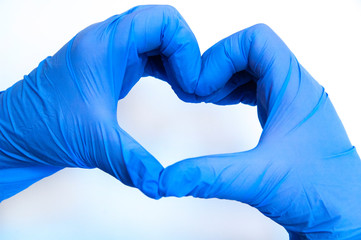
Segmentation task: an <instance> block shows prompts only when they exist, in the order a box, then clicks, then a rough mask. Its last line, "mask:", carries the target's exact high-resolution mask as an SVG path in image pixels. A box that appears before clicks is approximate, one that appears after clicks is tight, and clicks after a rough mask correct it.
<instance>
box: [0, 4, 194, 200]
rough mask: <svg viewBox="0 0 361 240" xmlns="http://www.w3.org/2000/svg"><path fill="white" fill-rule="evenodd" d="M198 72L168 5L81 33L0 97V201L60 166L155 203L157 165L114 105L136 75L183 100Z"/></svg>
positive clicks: (189, 38) (190, 42) (182, 25)
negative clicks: (105, 177) (89, 172)
mask: <svg viewBox="0 0 361 240" xmlns="http://www.w3.org/2000/svg"><path fill="white" fill-rule="evenodd" d="M200 69H201V56H200V52H199V47H198V44H197V42H196V39H195V37H194V35H193V33H192V32H191V30H190V29H189V27H188V25H187V24H186V22H185V21H184V19H183V18H182V17H181V15H180V14H179V13H178V12H177V11H176V10H175V9H174V8H172V7H170V6H139V7H135V8H133V9H131V10H129V11H127V12H125V13H123V14H121V15H116V16H113V17H111V18H109V19H107V20H105V21H104V22H100V23H97V24H94V25H91V26H89V27H88V28H86V29H84V30H83V31H81V32H80V33H78V34H77V35H76V36H75V37H74V38H73V39H72V40H71V41H69V42H68V43H67V44H66V45H65V46H64V47H63V48H62V49H60V50H59V52H57V53H56V54H55V55H54V56H53V57H48V58H47V59H45V60H44V61H42V62H41V63H40V64H39V66H38V67H37V68H36V69H34V70H33V71H32V72H31V73H30V74H29V75H28V76H25V77H24V79H23V80H21V81H19V82H17V83H16V84H15V85H13V86H12V87H10V88H9V89H7V90H6V91H5V92H2V93H0V106H1V107H0V201H2V200H3V199H6V198H8V197H10V196H12V195H14V194H16V193H17V192H19V191H21V190H23V189H24V188H26V187H28V186H29V185H31V184H32V183H34V182H36V181H38V180H40V179H41V178H43V177H46V176H49V175H51V174H53V173H54V172H56V171H58V170H60V169H62V168H63V167H81V168H95V167H97V168H100V169H102V170H103V171H105V172H107V173H109V174H111V175H113V176H114V177H116V178H117V179H119V180H120V181H121V182H123V183H124V184H126V185H129V186H132V187H137V188H139V189H140V190H141V191H142V192H144V193H145V194H146V195H148V196H149V197H152V198H159V194H158V179H159V175H160V173H161V171H162V170H163V167H162V166H161V164H160V163H159V162H158V161H157V160H156V159H155V158H154V157H153V156H152V155H151V154H149V153H148V152H147V151H146V150H145V149H144V148H143V147H141V146H140V145H139V144H138V143H137V142H136V141H135V140H134V139H132V138H131V137H130V136H129V135H128V134H127V133H126V132H124V131H123V130H122V129H121V128H120V127H119V126H118V123H117V114H116V112H117V102H118V100H119V99H122V98H124V97H125V96H126V95H127V93H128V92H129V91H130V89H131V88H132V87H133V86H134V84H135V83H136V82H137V81H138V80H139V79H140V78H141V77H143V76H155V77H157V78H160V79H162V80H164V81H167V82H168V83H170V84H171V85H172V87H173V89H174V90H175V91H176V92H177V93H178V94H180V95H182V94H183V95H184V96H183V95H182V98H183V99H187V96H188V97H189V99H188V101H192V99H191V98H192V97H194V94H193V93H194V90H195V87H196V84H197V81H198V76H199V73H200ZM154 94H156V93H154Z"/></svg>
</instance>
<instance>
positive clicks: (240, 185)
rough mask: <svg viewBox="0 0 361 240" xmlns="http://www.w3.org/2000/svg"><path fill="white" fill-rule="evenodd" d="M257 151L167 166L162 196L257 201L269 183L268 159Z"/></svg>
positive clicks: (162, 183)
mask: <svg viewBox="0 0 361 240" xmlns="http://www.w3.org/2000/svg"><path fill="white" fill-rule="evenodd" d="M257 152H258V151H256V150H251V151H248V152H242V153H233V154H221V155H212V156H206V157H198V158H193V159H187V160H183V161H180V162H178V163H175V164H174V165H171V166H169V167H167V168H165V169H164V171H163V173H162V175H161V178H160V187H159V189H160V193H161V195H162V196H176V197H182V196H194V197H199V198H220V199H229V200H237V201H241V202H244V203H248V204H251V205H252V204H254V203H255V201H256V200H257V198H258V197H259V196H258V195H259V193H260V189H261V187H262V186H263V185H264V184H266V183H265V181H266V179H265V172H266V171H267V168H266V167H265V165H266V164H265V161H263V158H262V155H260V154H257Z"/></svg>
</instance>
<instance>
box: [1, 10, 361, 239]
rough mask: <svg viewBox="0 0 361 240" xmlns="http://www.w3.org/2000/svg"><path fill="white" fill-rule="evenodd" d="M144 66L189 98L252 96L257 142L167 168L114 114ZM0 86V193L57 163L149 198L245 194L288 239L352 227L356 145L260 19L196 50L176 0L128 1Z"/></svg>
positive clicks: (355, 221)
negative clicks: (166, 0) (162, 2)
mask: <svg viewBox="0 0 361 240" xmlns="http://www.w3.org/2000/svg"><path fill="white" fill-rule="evenodd" d="M144 76H154V77H156V78H159V79H162V80H164V81H166V82H168V83H169V84H170V85H171V86H172V88H173V90H174V91H175V93H176V94H177V96H178V97H179V98H180V99H182V100H183V101H186V102H195V103H196V102H210V103H215V104H221V105H227V104H237V103H240V102H242V103H245V104H249V105H257V110H258V117H259V120H260V123H261V125H262V127H263V132H262V136H261V138H260V141H259V144H258V145H257V147H256V148H254V149H252V150H250V151H247V152H240V153H233V154H222V155H214V156H207V157H200V158H194V159H187V160H184V161H181V162H179V163H176V164H174V165H172V166H169V167H167V168H166V169H164V168H163V167H162V166H161V164H160V163H159V162H158V161H157V160H156V159H155V158H154V157H153V156H152V155H151V154H149V153H148V152H147V151H146V150H145V149H144V148H143V147H142V146H140V145H139V144H138V143H137V142H136V141H135V140H134V139H133V138H131V137H130V136H129V135H128V134H127V133H126V132H124V131H123V130H122V129H121V128H120V127H119V125H118V123H117V116H116V109H117V103H118V100H120V99H122V98H124V97H125V96H126V95H127V94H128V92H129V91H130V90H131V88H132V87H133V86H134V85H135V84H136V82H137V81H138V80H139V79H140V78H141V77H144ZM0 96H1V98H0V103H1V106H3V107H2V108H0V120H1V121H0V130H1V134H0V143H1V145H0V146H1V148H0V150H1V151H0V157H1V159H2V162H1V168H0V169H3V170H2V173H3V176H6V177H7V178H8V179H11V180H9V182H11V181H13V182H15V184H13V189H15V190H11V191H7V192H6V191H3V192H4V193H3V194H2V198H1V199H4V198H6V197H9V196H11V195H13V194H14V193H16V192H18V191H20V190H21V189H24V188H25V187H27V186H28V185H30V184H31V183H33V182H35V181H37V180H39V179H41V178H43V177H45V176H48V175H50V174H52V173H54V172H56V171H58V170H60V169H62V168H63V167H82V168H94V167H97V168H100V169H102V170H103V171H105V172H107V173H109V174H111V175H113V176H114V177H116V178H117V179H119V180H120V181H122V182H123V183H124V184H126V185H129V186H133V187H137V188H139V189H140V190H141V191H142V192H143V193H145V194H146V195H148V196H149V197H152V198H160V197H162V196H178V197H181V196H190V195H191V196H195V197H201V198H222V199H231V200H237V201H240V202H244V203H247V204H250V205H252V206H254V207H256V208H258V209H259V210H260V211H261V212H262V213H263V214H265V215H266V216H268V217H270V218H272V219H273V220H275V221H276V222H278V223H279V224H281V225H283V226H284V227H285V228H286V229H287V231H289V233H290V235H291V237H293V238H294V239H309V238H316V237H317V238H320V236H321V238H331V237H334V236H337V237H338V238H339V239H341V238H347V237H354V236H358V235H360V234H361V228H360V222H361V211H359V212H358V213H356V214H355V211H354V209H355V208H357V206H358V205H359V204H358V198H357V197H356V196H361V195H360V193H361V174H360V173H361V165H360V161H359V157H358V155H357V153H356V150H355V148H354V147H353V146H352V145H351V143H350V141H349V140H348V137H347V134H346V132H345V130H344V128H343V126H342V123H341V121H340V120H339V118H338V116H337V113H336V112H335V110H334V108H333V106H332V104H331V102H330V100H329V98H328V96H327V94H326V93H325V91H324V89H323V87H321V86H320V85H319V84H318V83H317V82H316V81H315V80H314V79H313V78H312V77H311V76H310V75H309V74H308V73H307V71H306V70H305V69H304V68H303V67H302V66H301V65H300V64H299V63H298V61H297V59H296V58H295V56H294V55H293V54H292V53H291V51H290V50H289V49H288V48H287V46H286V45H285V44H284V43H283V42H282V40H281V39H280V38H279V37H278V36H277V35H276V34H275V33H274V32H273V31H272V30H271V29H270V28H269V27H267V26H266V25H263V24H258V25H255V26H253V27H250V28H248V29H245V30H242V31H240V32H238V33H235V34H233V35H231V36H230V37H228V38H226V39H223V40H221V41H220V42H218V43H217V44H215V45H214V46H213V47H211V48H210V49H209V50H207V51H206V52H205V53H204V54H203V55H202V56H201V55H200V52H199V47H198V44H197V41H196V38H195V37H194V35H193V33H192V31H191V30H190V28H189V27H188V25H187V24H186V22H185V20H184V19H183V18H182V17H181V15H180V14H179V13H178V12H177V11H176V10H175V9H174V8H172V7H170V6H139V7H135V8H133V9H131V10H129V11H127V12H125V13H123V14H121V15H116V16H113V17H111V18H109V19H107V20H105V21H104V22H100V23H97V24H94V25H91V26H89V27H88V28H86V29H84V30H83V31H81V32H80V33H79V34H77V35H76V36H75V37H74V38H73V39H72V40H71V41H70V42H68V43H67V44H66V45H65V46H64V47H63V48H62V49H60V50H59V52H57V53H56V54H55V55H54V56H53V57H49V58H47V59H45V60H44V61H43V62H41V63H40V65H39V66H38V68H36V69H35V70H34V71H33V72H32V73H30V74H29V75H28V76H25V78H24V80H22V81H19V82H18V83H17V84H15V85H14V86H12V87H11V88H9V89H8V90H7V91H5V92H4V93H2V94H1V95H0ZM14 166H15V167H14ZM20 173H21V174H20ZM14 176H15V177H14ZM20 179H21V181H20ZM24 179H25V180H26V181H25V180H24ZM351 185H352V186H353V187H351V188H345V186H351ZM340 196H342V197H340ZM345 206H346V207H345ZM345 222H346V223H347V224H346V223H345ZM330 226H332V230H330ZM351 230H353V231H351Z"/></svg>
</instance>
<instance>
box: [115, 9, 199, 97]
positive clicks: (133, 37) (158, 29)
mask: <svg viewBox="0 0 361 240" xmlns="http://www.w3.org/2000/svg"><path fill="white" fill-rule="evenodd" d="M129 28H130V30H129V32H128V33H127V34H128V36H127V37H126V38H127V39H126V40H127V43H128V44H127V45H126V47H127V48H128V49H127V51H128V52H130V53H131V54H133V53H136V54H137V55H138V56H139V58H140V59H141V60H143V64H144V73H143V76H148V75H151V76H155V77H160V78H162V79H163V80H166V81H167V82H168V83H170V84H171V85H172V87H174V88H176V89H177V91H180V90H181V91H183V92H185V93H188V94H193V93H194V90H195V88H196V84H197V82H198V77H199V73H200V69H201V57H200V50H199V47H198V43H197V40H196V38H195V36H194V34H193V33H192V31H191V29H190V28H189V26H188V25H187V23H186V22H185V20H184V19H183V17H182V16H181V15H180V14H179V12H178V11H177V10H176V9H175V8H173V7H171V6H161V5H153V6H140V7H138V8H137V9H136V10H134V11H132V12H131V13H129V14H128V15H126V16H125V17H124V18H123V19H122V21H121V23H120V24H119V26H118V29H119V31H117V33H116V35H115V42H116V43H119V44H121V45H120V46H119V47H121V48H124V45H123V44H122V42H124V41H118V40H117V39H120V40H122V39H124V29H129Z"/></svg>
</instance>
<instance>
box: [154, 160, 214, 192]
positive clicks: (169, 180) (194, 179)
mask: <svg viewBox="0 0 361 240" xmlns="http://www.w3.org/2000/svg"><path fill="white" fill-rule="evenodd" d="M209 167H210V166H209V165H208V164H207V163H206V162H204V161H203V158H195V159H188V160H184V161H181V162H178V163H176V164H174V165H171V166H169V167H167V168H165V169H164V171H163V173H162V174H161V177H160V181H159V192H160V195H161V196H164V197H170V196H173V197H184V196H194V197H201V198H208V197H209V194H208V191H209V190H210V188H211V187H212V185H213V182H214V179H216V175H215V173H216V171H214V170H212V169H211V168H209Z"/></svg>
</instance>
